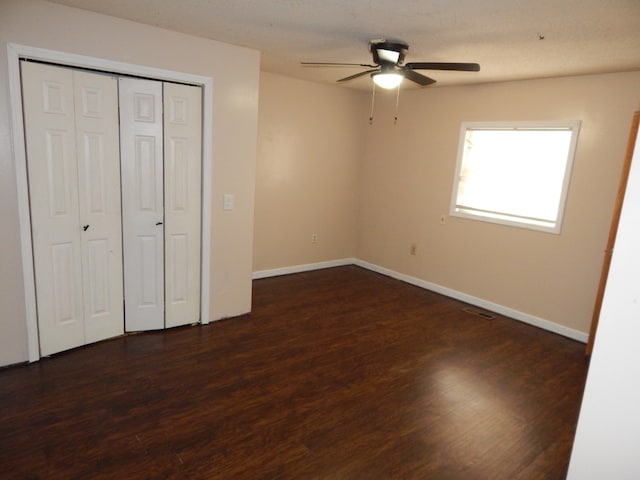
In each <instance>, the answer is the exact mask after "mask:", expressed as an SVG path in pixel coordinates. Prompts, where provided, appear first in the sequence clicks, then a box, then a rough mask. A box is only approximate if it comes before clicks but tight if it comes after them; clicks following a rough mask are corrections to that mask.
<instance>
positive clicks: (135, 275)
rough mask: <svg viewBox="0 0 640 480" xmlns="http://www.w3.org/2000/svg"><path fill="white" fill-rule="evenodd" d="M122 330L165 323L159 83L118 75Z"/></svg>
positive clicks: (160, 94)
mask: <svg viewBox="0 0 640 480" xmlns="http://www.w3.org/2000/svg"><path fill="white" fill-rule="evenodd" d="M119 85H120V89H119V97H120V98H119V101H120V132H121V133H120V149H121V178H122V182H121V183H122V233H123V254H124V298H125V329H126V330H127V331H139V330H154V329H161V328H164V268H163V265H164V258H163V257H164V236H163V230H164V227H163V223H164V202H163V161H162V160H163V151H162V149H163V143H162V83H161V82H156V81H151V80H140V79H132V78H121V79H120V80H119Z"/></svg>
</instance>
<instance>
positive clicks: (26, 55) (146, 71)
mask: <svg viewBox="0 0 640 480" xmlns="http://www.w3.org/2000/svg"><path fill="white" fill-rule="evenodd" d="M7 57H8V67H9V92H10V97H11V121H12V127H13V128H12V134H13V148H14V157H15V160H16V166H15V168H16V185H17V193H18V216H19V222H20V226H19V228H20V244H21V253H22V272H23V279H24V292H25V298H24V303H25V316H26V327H27V340H28V351H29V361H30V362H35V361H37V360H39V359H40V347H39V342H40V340H39V336H38V317H37V308H36V294H35V278H34V274H33V271H34V270H33V246H32V242H31V215H30V212H29V189H28V180H27V157H26V149H25V132H24V121H23V120H24V119H23V115H22V87H21V80H20V60H21V59H26V60H36V61H43V62H49V63H54V64H59V65H61V66H68V67H77V68H89V69H95V70H100V71H104V72H108V73H113V74H122V75H134V76H139V77H145V78H149V79H152V80H160V81H168V82H177V83H187V84H191V85H197V86H200V87H201V88H202V179H204V180H205V181H203V182H202V213H201V222H202V233H201V235H202V237H201V262H202V270H201V273H200V275H201V278H200V288H201V293H200V323H203V324H206V323H209V283H210V282H209V278H210V275H209V272H210V265H211V261H210V260H211V252H210V245H211V241H210V239H211V198H212V192H211V181H210V180H211V173H212V164H211V158H212V151H213V146H212V138H211V131H212V112H213V108H212V107H213V79H212V78H211V77H204V76H201V75H194V74H190V73H184V72H176V71H172V70H163V69H158V68H153V67H146V66H143V65H135V64H129V63H122V62H115V61H112V60H106V59H100V58H94V57H88V56H84V55H76V54H71V53H65V52H59V51H55V50H48V49H43V48H37V47H30V46H27V45H19V44H15V43H10V44H8V45H7Z"/></svg>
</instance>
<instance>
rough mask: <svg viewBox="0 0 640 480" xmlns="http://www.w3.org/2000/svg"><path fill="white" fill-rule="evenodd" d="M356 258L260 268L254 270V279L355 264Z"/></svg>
mask: <svg viewBox="0 0 640 480" xmlns="http://www.w3.org/2000/svg"><path fill="white" fill-rule="evenodd" d="M355 264H356V259H355V258H343V259H341V260H330V261H328V262H318V263H307V264H304V265H294V266H292V267H282V268H273V269H271V270H258V271H257V272H253V279H254V280H257V279H259V278H267V277H277V276H278V275H289V274H291V273H302V272H310V271H312V270H322V269H323V268H331V267H343V266H345V265H355Z"/></svg>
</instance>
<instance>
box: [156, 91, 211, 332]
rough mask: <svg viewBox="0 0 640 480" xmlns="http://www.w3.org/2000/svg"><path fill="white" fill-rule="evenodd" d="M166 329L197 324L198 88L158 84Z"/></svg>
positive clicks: (199, 189)
mask: <svg viewBox="0 0 640 480" xmlns="http://www.w3.org/2000/svg"><path fill="white" fill-rule="evenodd" d="M164 109H165V110H164V112H165V114H164V152H165V164H164V167H165V175H164V195H165V201H164V203H165V295H166V299H165V302H166V305H165V308H166V312H165V324H166V326H167V327H174V326H178V325H186V324H191V323H196V322H198V321H199V320H200V238H201V234H200V225H201V168H202V167H201V165H202V89H201V88H200V87H194V86H189V85H178V84H173V83H165V84H164Z"/></svg>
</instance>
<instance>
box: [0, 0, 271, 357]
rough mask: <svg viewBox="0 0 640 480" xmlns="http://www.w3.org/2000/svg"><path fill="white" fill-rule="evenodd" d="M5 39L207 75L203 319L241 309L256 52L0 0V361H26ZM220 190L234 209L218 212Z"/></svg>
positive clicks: (246, 292) (248, 261) (246, 283)
mask: <svg viewBox="0 0 640 480" xmlns="http://www.w3.org/2000/svg"><path fill="white" fill-rule="evenodd" d="M8 42H11V43H17V44H21V45H28V46H32V47H39V48H46V49H50V50H57V51H61V52H65V53H73V54H80V55H86V56H90V57H98V58H101V59H107V60H113V61H117V62H124V63H130V64H137V65H143V66H147V67H153V68H159V69H166V70H172V71H178V72H184V73H189V74H194V75H201V76H206V77H211V78H213V129H212V132H210V133H211V134H212V141H213V158H212V165H213V168H212V178H211V179H206V181H210V182H211V188H212V205H211V222H212V238H211V251H212V258H211V275H210V292H209V295H210V303H211V310H210V317H211V319H217V318H223V317H228V316H232V315H236V314H239V313H244V312H247V311H249V309H250V307H251V273H252V249H253V245H252V241H253V232H252V229H253V207H254V176H255V152H256V131H257V107H258V81H259V62H260V58H259V52H257V51H254V50H249V49H245V48H239V47H234V46H230V45H226V44H223V43H219V42H214V41H209V40H205V39H201V38H196V37H191V36H187V35H182V34H178V33H174V32H169V31H166V30H162V29H158V28H153V27H148V26H144V25H140V24H136V23H133V22H129V21H124V20H120V19H117V18H114V17H108V16H104V15H98V14H93V13H90V12H86V11H82V10H77V9H72V8H67V7H63V6H59V5H55V4H50V3H46V2H41V1H38V0H3V1H2V2H0V221H1V224H2V228H0V245H1V246H2V248H1V249H0V252H1V253H0V255H1V261H2V263H1V265H2V272H1V276H0V310H1V311H2V316H1V318H0V365H6V364H11V363H17V362H21V361H25V360H26V359H27V358H28V356H27V335H26V327H25V309H24V292H23V279H22V266H21V251H20V240H19V223H18V207H17V194H16V180H15V179H16V172H15V168H14V165H15V164H14V157H13V150H12V148H11V130H10V129H11V117H10V112H9V104H10V101H9V85H8V66H7V50H6V44H7V43H8ZM223 193H232V194H234V195H235V209H234V210H232V211H223V210H222V195H223Z"/></svg>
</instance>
